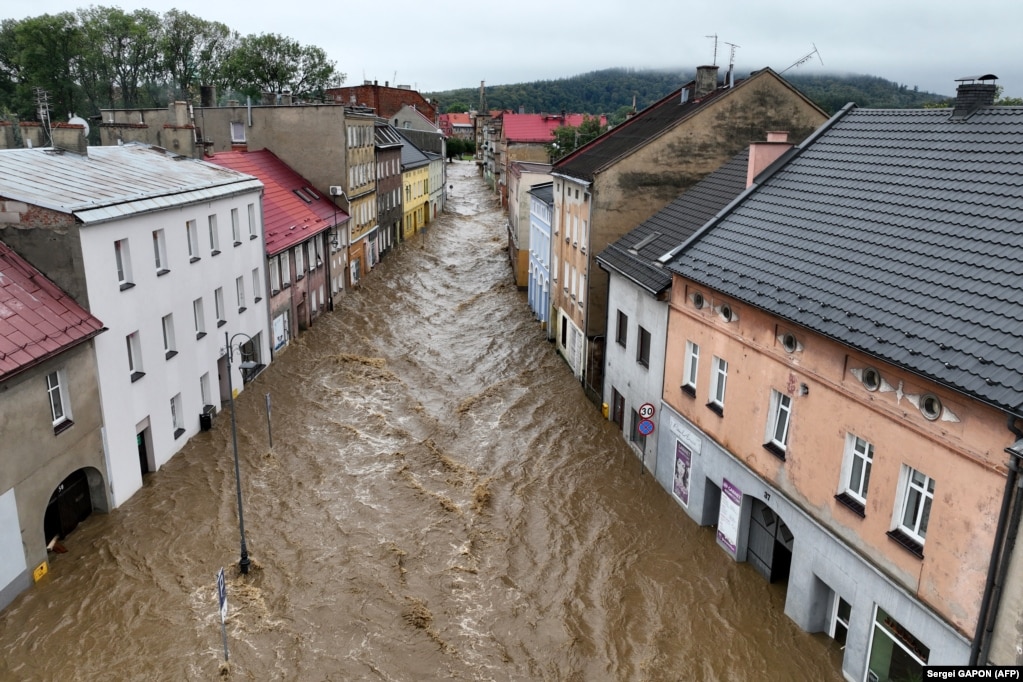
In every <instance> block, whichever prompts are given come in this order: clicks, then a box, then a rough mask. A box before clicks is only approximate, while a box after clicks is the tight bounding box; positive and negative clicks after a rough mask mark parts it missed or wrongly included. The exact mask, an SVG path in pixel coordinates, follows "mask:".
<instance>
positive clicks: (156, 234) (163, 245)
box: [153, 228, 170, 275]
mask: <svg viewBox="0 0 1023 682" xmlns="http://www.w3.org/2000/svg"><path fill="white" fill-rule="evenodd" d="M153 264H154V265H155V266H156V274H157V275H164V274H166V273H168V272H170V267H169V266H168V263H167V236H166V235H165V234H164V231H163V229H162V228H161V229H159V230H153Z"/></svg>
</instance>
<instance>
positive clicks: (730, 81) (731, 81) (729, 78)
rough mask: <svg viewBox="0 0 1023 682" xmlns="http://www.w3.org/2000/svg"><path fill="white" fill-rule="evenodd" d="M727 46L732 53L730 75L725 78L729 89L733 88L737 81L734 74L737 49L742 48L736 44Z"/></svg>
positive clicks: (729, 62)
mask: <svg viewBox="0 0 1023 682" xmlns="http://www.w3.org/2000/svg"><path fill="white" fill-rule="evenodd" d="M725 45H728V46H729V47H730V48H731V53H730V54H729V56H728V75H727V76H725V82H726V83H727V85H728V87H732V86H733V85H734V84H735V80H734V72H735V48H737V47H740V46H739V45H736V44H735V43H729V42H726V43H725Z"/></svg>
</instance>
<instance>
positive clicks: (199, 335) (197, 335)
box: [195, 332, 206, 341]
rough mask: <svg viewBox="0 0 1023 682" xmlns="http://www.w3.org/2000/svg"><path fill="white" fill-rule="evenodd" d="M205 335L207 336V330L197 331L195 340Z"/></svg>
mask: <svg viewBox="0 0 1023 682" xmlns="http://www.w3.org/2000/svg"><path fill="white" fill-rule="evenodd" d="M204 336H206V332H196V333H195V340H196V341H198V340H199V339H201V338H202V337H204Z"/></svg>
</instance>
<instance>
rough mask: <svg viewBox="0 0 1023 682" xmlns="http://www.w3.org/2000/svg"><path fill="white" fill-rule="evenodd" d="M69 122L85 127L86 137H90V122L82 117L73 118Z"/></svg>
mask: <svg viewBox="0 0 1023 682" xmlns="http://www.w3.org/2000/svg"><path fill="white" fill-rule="evenodd" d="M67 122H68V123H70V124H71V125H74V126H85V136H86V137H88V136H89V122H88V121H86V120H85V119H84V118H82V117H81V116H72V117H71V118H69V119H68V120H67Z"/></svg>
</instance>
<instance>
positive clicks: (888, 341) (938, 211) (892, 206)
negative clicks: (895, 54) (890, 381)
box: [669, 106, 1023, 414]
mask: <svg viewBox="0 0 1023 682" xmlns="http://www.w3.org/2000/svg"><path fill="white" fill-rule="evenodd" d="M951 111H952V110H951V109H922V110H869V109H856V108H854V107H852V106H849V107H847V108H846V109H844V110H843V111H841V112H839V113H838V114H836V115H835V116H834V117H833V118H832V119H831V121H829V122H828V123H827V124H826V125H825V126H824V127H822V128H821V129H820V130H819V131H818V133H817V134H815V135H814V136H811V137H810V138H809V139H808V140H806V141H805V142H804V143H803V144H802V145H800V148H798V149H797V151H796V153H795V154H794V155H793V156H792V157H791V160H790V161H789V162H788V163H787V164H785V165H783V166H782V167H781V168H779V169H778V170H776V172H775V173H774V174H773V175H772V176H771V177H770V178H768V179H767V180H765V181H764V182H763V183H762V184H761V185H760V186H759V187H758V188H757V189H756V190H754V191H753V192H751V193H750V194H749V195H748V196H747V197H746V198H745V200H743V201H741V202H737V205H736V206H735V208H734V209H732V210H731V211H729V212H727V213H726V214H725V215H724V216H723V217H721V218H719V219H718V220H716V221H713V222H711V223H709V224H708V225H707V226H705V227H704V228H703V229H701V230H700V232H699V233H698V234H697V236H696V237H694V238H693V240H691V241H690V242H689V243H688V244H687V245H686V246H685V247H684V248H683V249H682V250H681V251H680V253H679V255H678V257H677V259H676V260H675V261H674V262H673V263H671V264H670V266H669V267H670V269H671V270H672V271H674V272H677V273H678V274H680V275H682V276H685V277H689V278H691V279H694V280H696V281H697V282H700V283H702V284H704V285H706V286H707V287H709V288H711V289H714V290H717V291H719V292H722V293H724V294H726V295H728V296H732V297H734V298H736V299H739V300H741V301H745V302H747V303H749V304H751V305H754V306H756V307H758V308H761V309H764V310H766V311H768V312H770V313H772V314H774V315H777V316H780V317H782V318H785V319H788V320H790V321H792V322H794V323H796V324H798V325H801V326H803V327H805V328H807V329H810V330H813V331H815V332H818V333H820V334H823V335H825V336H828V337H831V338H833V339H835V340H837V341H839V342H841V343H843V344H845V345H847V346H850V347H852V348H856V349H858V350H861V351H863V352H865V353H868V354H870V355H873V356H875V357H877V358H879V359H881V360H883V361H886V362H889V363H892V364H894V365H896V366H899V367H902V368H904V369H906V370H909V371H911V372H914V373H916V374H918V375H920V376H923V377H927V378H929V379H931V380H933V381H935V382H938V383H939V384H943V385H945V386H947V387H949V388H952V389H954V390H956V391H959V392H961V393H964V394H967V395H970V396H973V397H974V398H976V399H978V400H981V401H984V402H986V403H988V404H991V405H994V406H995V407H998V408H1000V409H1004V410H1006V411H1009V412H1013V413H1015V414H1020V413H1021V411H1023V352H1021V350H1023V107H995V106H988V107H984V108H982V109H980V110H979V111H978V112H977V113H975V114H973V115H971V116H969V117H967V118H965V119H960V120H955V119H952V118H951V116H950V114H951Z"/></svg>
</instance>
